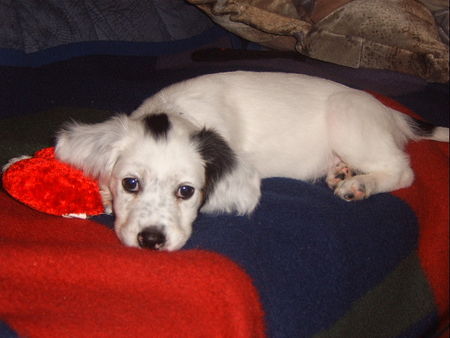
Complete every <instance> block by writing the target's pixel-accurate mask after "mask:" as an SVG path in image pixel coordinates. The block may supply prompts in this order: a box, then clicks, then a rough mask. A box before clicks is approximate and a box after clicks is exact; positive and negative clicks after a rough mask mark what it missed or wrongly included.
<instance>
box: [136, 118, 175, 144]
mask: <svg viewBox="0 0 450 338" xmlns="http://www.w3.org/2000/svg"><path fill="white" fill-rule="evenodd" d="M143 121H144V125H145V128H146V130H147V131H149V132H150V134H151V135H152V136H153V138H154V139H155V140H159V139H161V138H167V133H168V132H169V130H170V127H171V124H170V121H169V117H168V116H167V114H165V113H159V114H152V115H149V116H146V117H145V118H144V120H143Z"/></svg>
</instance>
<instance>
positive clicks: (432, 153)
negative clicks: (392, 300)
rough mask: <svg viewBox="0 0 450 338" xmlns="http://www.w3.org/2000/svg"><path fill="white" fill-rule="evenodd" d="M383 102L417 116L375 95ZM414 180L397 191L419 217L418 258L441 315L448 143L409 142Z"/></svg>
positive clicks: (445, 304) (445, 295) (444, 311)
mask: <svg viewBox="0 0 450 338" xmlns="http://www.w3.org/2000/svg"><path fill="white" fill-rule="evenodd" d="M373 95H375V97H377V98H378V99H379V100H380V101H381V102H383V103H384V104H386V105H388V106H390V107H392V108H394V109H396V110H398V111H401V112H403V113H405V114H408V115H411V116H414V117H416V118H418V116H417V115H415V114H414V113H413V112H412V111H410V110H409V109H408V108H406V107H404V106H402V105H401V104H399V103H397V102H396V101H394V100H392V99H389V98H386V97H383V96H381V95H377V94H373ZM407 152H408V153H409V154H410V157H411V166H412V168H413V169H414V173H415V180H414V183H413V185H412V186H411V187H409V188H407V189H401V190H397V191H394V192H393V194H394V195H395V196H397V197H400V198H401V199H403V200H404V201H406V202H407V203H408V204H409V205H410V206H411V207H412V209H413V210H414V212H415V213H416V215H417V218H418V220H419V226H420V230H419V257H420V260H421V263H422V267H423V269H424V270H425V273H426V275H427V278H428V281H429V282H430V285H431V287H432V289H433V292H434V296H435V301H436V304H437V306H438V310H439V312H440V315H441V316H443V317H444V316H448V309H449V291H448V285H449V211H448V206H449V181H448V177H449V175H448V170H449V144H448V143H443V142H435V141H420V142H410V143H409V144H408V146H407Z"/></svg>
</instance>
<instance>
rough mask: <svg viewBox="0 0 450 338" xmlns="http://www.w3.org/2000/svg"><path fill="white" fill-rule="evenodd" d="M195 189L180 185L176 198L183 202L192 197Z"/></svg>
mask: <svg viewBox="0 0 450 338" xmlns="http://www.w3.org/2000/svg"><path fill="white" fill-rule="evenodd" d="M194 192H195V189H194V187H191V186H189V185H182V186H180V187H179V188H178V190H177V197H178V198H181V199H183V200H187V199H189V198H191V197H192V195H194Z"/></svg>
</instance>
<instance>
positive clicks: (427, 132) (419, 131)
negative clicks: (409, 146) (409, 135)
mask: <svg viewBox="0 0 450 338" xmlns="http://www.w3.org/2000/svg"><path fill="white" fill-rule="evenodd" d="M413 120H414V127H413V129H414V134H416V135H417V136H421V137H430V136H432V135H433V132H434V129H435V128H436V126H435V125H433V124H431V123H428V122H425V121H422V120H418V119H415V118H413Z"/></svg>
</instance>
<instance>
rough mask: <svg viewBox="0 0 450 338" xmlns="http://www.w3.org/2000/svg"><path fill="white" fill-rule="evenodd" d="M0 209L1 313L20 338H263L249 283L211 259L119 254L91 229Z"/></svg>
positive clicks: (187, 254) (2, 197)
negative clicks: (83, 337) (94, 337)
mask: <svg viewBox="0 0 450 338" xmlns="http://www.w3.org/2000/svg"><path fill="white" fill-rule="evenodd" d="M0 205H1V206H2V207H1V209H0V223H1V227H0V238H1V242H0V245H1V248H0V251H1V256H2V257H1V263H0V276H1V278H0V286H1V287H0V288H1V293H0V309H1V310H0V313H1V318H2V319H5V320H7V322H8V323H9V324H10V325H11V326H12V327H13V328H14V329H15V330H16V331H17V332H19V333H20V334H21V335H23V336H30V337H31V336H33V337H82V336H86V334H88V335H89V336H100V337H101V336H121V337H145V336H153V337H183V336H186V337H218V336H229V337H260V336H263V333H264V321H263V312H262V309H261V306H260V302H259V300H258V294H257V292H256V291H255V289H254V287H253V285H252V282H251V281H250V280H249V278H248V277H247V275H246V274H245V273H244V272H243V271H241V269H240V268H239V267H238V266H236V265H235V264H234V263H232V262H231V261H229V260H227V259H225V258H223V257H221V256H220V255H218V254H214V253H211V252H206V251H200V250H198V251H196V250H193V251H184V252H177V253H171V254H169V253H159V252H148V251H143V250H138V249H130V248H125V247H124V246H123V245H122V244H120V243H119V241H118V240H117V238H116V237H115V234H114V233H113V232H112V231H110V230H108V229H107V228H106V227H104V226H102V225H99V224H97V223H94V222H91V221H82V220H72V219H62V218H60V217H54V216H48V215H45V214H41V213H39V212H37V211H34V210H32V209H30V208H28V207H26V206H23V205H21V204H19V203H18V202H16V201H14V200H12V199H11V198H10V197H8V196H7V195H6V194H5V193H4V192H2V193H1V194H0ZM30 220H32V221H30Z"/></svg>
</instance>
